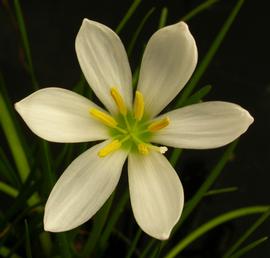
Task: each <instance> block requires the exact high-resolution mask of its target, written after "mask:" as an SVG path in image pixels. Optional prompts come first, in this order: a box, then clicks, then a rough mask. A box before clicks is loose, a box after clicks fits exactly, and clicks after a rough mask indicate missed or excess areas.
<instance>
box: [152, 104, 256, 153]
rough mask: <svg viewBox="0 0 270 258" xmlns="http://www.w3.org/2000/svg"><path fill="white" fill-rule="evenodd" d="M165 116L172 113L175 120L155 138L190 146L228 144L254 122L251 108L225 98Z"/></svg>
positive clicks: (170, 143) (181, 109)
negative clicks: (249, 109) (250, 112)
mask: <svg viewBox="0 0 270 258" xmlns="http://www.w3.org/2000/svg"><path fill="white" fill-rule="evenodd" d="M163 116H167V117H169V119H170V121H171V122H170V124H169V125H168V126H167V127H166V128H164V129H162V130H160V131H159V132H158V133H156V135H155V136H154V137H153V139H151V140H152V141H153V142H157V143H160V144H165V145H168V146H173V147H178V148H187V149H209V148H216V147H220V146H223V145H225V144H228V143H230V142H232V141H233V140H235V139H236V138H237V137H239V136H240V135H241V134H243V133H244V132H245V131H246V130H247V128H248V127H249V125H250V124H251V123H252V122H253V118H252V116H250V114H249V113H248V111H246V110H245V109H243V108H241V107H240V106H238V105H236V104H233V103H228V102H222V101H210V102H204V103H199V104H195V105H190V106H186V107H184V108H179V109H176V110H174V111H172V112H169V113H167V114H164V115H163ZM161 117H162V116H161ZM157 119H158V118H157Z"/></svg>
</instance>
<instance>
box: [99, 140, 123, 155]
mask: <svg viewBox="0 0 270 258" xmlns="http://www.w3.org/2000/svg"><path fill="white" fill-rule="evenodd" d="M121 145H122V144H121V142H120V141H118V140H113V141H112V142H110V143H109V144H107V145H106V146H105V147H103V148H102V149H101V150H100V151H99V152H98V156H99V157H101V158H104V157H105V156H107V155H108V154H110V153H112V152H113V151H116V150H118V149H119V148H120V147H121Z"/></svg>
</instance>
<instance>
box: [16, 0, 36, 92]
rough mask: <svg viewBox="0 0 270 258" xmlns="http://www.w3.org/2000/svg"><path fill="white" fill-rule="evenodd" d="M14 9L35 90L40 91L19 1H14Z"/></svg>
mask: <svg viewBox="0 0 270 258" xmlns="http://www.w3.org/2000/svg"><path fill="white" fill-rule="evenodd" d="M14 7H15V14H16V18H17V22H18V27H19V31H20V34H21V39H22V44H23V49H24V52H25V55H26V59H27V60H26V61H27V64H28V68H29V73H30V76H31V80H32V84H33V87H34V89H35V90H38V88H39V87H38V83H37V80H36V77H35V73H34V67H33V63H32V56H31V51H30V44H29V40H28V36H27V31H26V26H25V23H24V19H23V13H22V9H21V6H20V2H19V0H14Z"/></svg>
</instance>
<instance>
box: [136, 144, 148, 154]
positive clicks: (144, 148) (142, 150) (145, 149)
mask: <svg viewBox="0 0 270 258" xmlns="http://www.w3.org/2000/svg"><path fill="white" fill-rule="evenodd" d="M137 147H138V150H139V152H140V153H141V154H143V155H147V154H149V148H148V145H147V144H145V143H139V144H138V146H137Z"/></svg>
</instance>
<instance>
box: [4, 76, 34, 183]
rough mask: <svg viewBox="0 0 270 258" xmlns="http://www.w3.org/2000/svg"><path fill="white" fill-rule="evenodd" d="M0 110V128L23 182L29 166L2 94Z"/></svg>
mask: <svg viewBox="0 0 270 258" xmlns="http://www.w3.org/2000/svg"><path fill="white" fill-rule="evenodd" d="M0 84H4V81H3V78H2V77H1V76H0ZM0 110H1V112H0V123H1V126H2V128H3V131H4V134H5V137H6V139H7V142H8V145H9V148H10V150H11V153H12V156H13V158H14V161H15V164H16V167H17V169H18V171H19V173H20V177H21V179H22V181H25V180H26V178H27V176H28V174H29V171H30V166H29V164H28V160H27V157H26V155H25V152H24V149H23V146H22V143H21V140H20V138H19V136H18V133H17V130H16V126H15V123H14V122H13V120H12V115H11V114H10V110H9V108H8V104H7V103H6V99H5V98H4V96H3V94H2V92H0Z"/></svg>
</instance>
